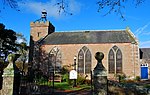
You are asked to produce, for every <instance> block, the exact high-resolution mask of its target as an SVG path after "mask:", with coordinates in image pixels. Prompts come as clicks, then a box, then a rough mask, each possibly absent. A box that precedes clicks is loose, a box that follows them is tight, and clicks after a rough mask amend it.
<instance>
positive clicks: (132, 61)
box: [41, 43, 140, 78]
mask: <svg viewBox="0 0 150 95" xmlns="http://www.w3.org/2000/svg"><path fill="white" fill-rule="evenodd" d="M114 45H116V46H117V47H118V48H119V49H120V50H121V52H122V56H123V57H122V58H123V59H122V63H123V73H124V74H125V75H126V76H130V77H132V76H139V72H140V70H139V68H140V67H139V63H138V59H139V58H138V55H136V54H138V50H137V49H138V46H134V47H133V45H132V44H131V43H111V44H109V43H104V44H62V45H43V46H42V47H41V48H42V50H44V51H45V52H46V53H49V52H50V50H51V49H52V48H54V47H57V48H58V49H59V50H60V51H61V54H62V65H72V64H73V63H74V56H78V52H79V51H80V49H81V48H82V47H83V46H86V47H87V48H88V49H89V50H90V52H91V54H92V70H93V69H94V67H95V66H96V63H97V62H96V60H95V58H94V55H95V53H96V52H103V53H104V59H103V65H104V66H105V68H106V69H107V70H108V53H109V50H110V49H111V48H112V47H113V46H114ZM133 56H134V57H133ZM134 67H135V69H134ZM71 68H72V69H73V67H71ZM108 76H109V77H110V78H113V77H114V74H108Z"/></svg>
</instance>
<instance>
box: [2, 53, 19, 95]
mask: <svg viewBox="0 0 150 95" xmlns="http://www.w3.org/2000/svg"><path fill="white" fill-rule="evenodd" d="M17 58H18V55H15V54H9V55H8V61H9V64H8V66H7V67H6V68H5V69H4V73H3V75H2V77H3V86H2V90H1V91H0V95H18V94H17V93H14V92H15V91H14V87H15V86H14V81H15V80H14V77H15V70H14V62H15V60H16V59H17Z"/></svg>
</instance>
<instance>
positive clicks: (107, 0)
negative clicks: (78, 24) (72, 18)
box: [0, 0, 145, 20]
mask: <svg viewBox="0 0 150 95" xmlns="http://www.w3.org/2000/svg"><path fill="white" fill-rule="evenodd" d="M20 1H22V2H26V1H25V0H2V4H3V5H4V6H5V5H7V6H9V7H11V8H13V9H16V10H17V11H20V10H18V2H20ZM144 1H145V0H98V2H97V3H96V4H97V5H98V12H101V11H102V10H106V13H104V16H106V15H108V14H111V13H116V14H118V15H119V16H120V17H121V19H124V20H125V17H124V14H123V10H124V9H125V7H126V2H134V4H135V6H139V5H140V4H142V3H143V2H144ZM55 6H57V7H58V13H59V14H60V13H65V14H70V15H72V14H73V13H71V12H69V11H68V0H57V3H56V4H55ZM4 8H5V7H4ZM0 11H1V9H0Z"/></svg>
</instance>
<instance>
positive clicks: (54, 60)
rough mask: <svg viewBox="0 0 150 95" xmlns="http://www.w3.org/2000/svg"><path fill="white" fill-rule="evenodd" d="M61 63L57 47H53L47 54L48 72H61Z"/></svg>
mask: <svg viewBox="0 0 150 95" xmlns="http://www.w3.org/2000/svg"><path fill="white" fill-rule="evenodd" d="M61 63H62V61H61V52H60V50H59V49H58V48H57V47H54V48H53V49H52V50H51V51H50V53H49V71H51V72H53V71H54V73H59V72H61Z"/></svg>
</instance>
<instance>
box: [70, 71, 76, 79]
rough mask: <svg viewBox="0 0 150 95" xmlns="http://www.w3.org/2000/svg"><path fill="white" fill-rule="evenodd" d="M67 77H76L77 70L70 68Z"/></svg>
mask: <svg viewBox="0 0 150 95" xmlns="http://www.w3.org/2000/svg"><path fill="white" fill-rule="evenodd" d="M69 79H77V71H75V70H71V71H70V73H69Z"/></svg>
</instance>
